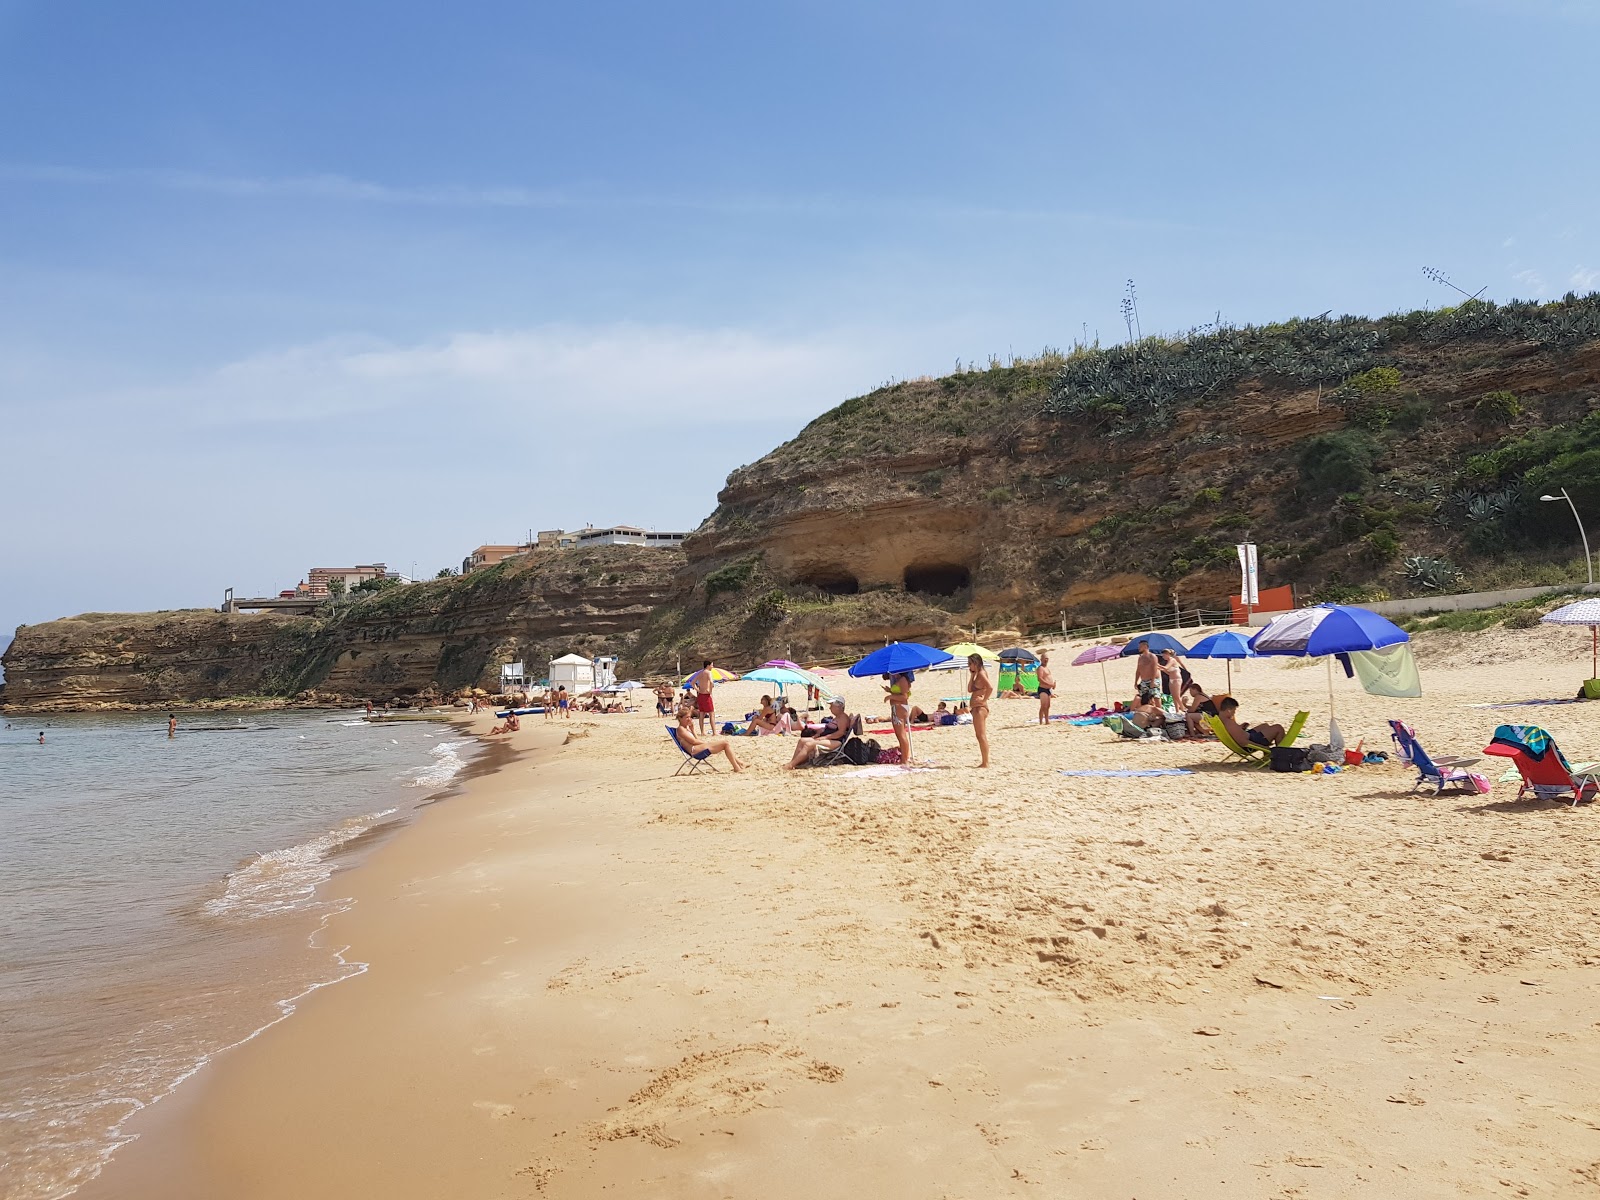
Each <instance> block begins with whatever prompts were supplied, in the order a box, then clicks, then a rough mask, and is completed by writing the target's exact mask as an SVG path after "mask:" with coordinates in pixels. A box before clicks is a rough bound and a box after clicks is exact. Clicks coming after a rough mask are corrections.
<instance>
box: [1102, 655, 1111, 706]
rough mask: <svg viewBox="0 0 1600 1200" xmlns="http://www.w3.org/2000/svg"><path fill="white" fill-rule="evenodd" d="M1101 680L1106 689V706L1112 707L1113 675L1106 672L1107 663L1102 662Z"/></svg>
mask: <svg viewBox="0 0 1600 1200" xmlns="http://www.w3.org/2000/svg"><path fill="white" fill-rule="evenodd" d="M1100 682H1101V684H1102V685H1103V686H1104V687H1105V689H1106V707H1107V708H1110V707H1111V676H1109V675H1107V674H1106V665H1105V663H1101V664H1100Z"/></svg>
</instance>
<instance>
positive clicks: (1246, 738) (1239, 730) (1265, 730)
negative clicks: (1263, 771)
mask: <svg viewBox="0 0 1600 1200" xmlns="http://www.w3.org/2000/svg"><path fill="white" fill-rule="evenodd" d="M1217 719H1218V720H1220V721H1221V722H1222V727H1223V728H1224V729H1226V730H1227V731H1228V736H1229V737H1231V738H1232V739H1233V740H1234V741H1235V742H1237V743H1238V744H1239V745H1240V746H1244V747H1250V746H1254V747H1256V748H1257V749H1260V750H1270V749H1272V747H1274V746H1276V745H1277V744H1278V743H1279V742H1281V741H1283V726H1282V725H1275V724H1270V723H1269V724H1260V725H1244V724H1240V722H1239V702H1238V701H1237V700H1235V699H1234V698H1233V697H1232V696H1224V697H1223V698H1222V699H1221V700H1219V701H1217Z"/></svg>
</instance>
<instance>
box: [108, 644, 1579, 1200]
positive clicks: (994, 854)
mask: <svg viewBox="0 0 1600 1200" xmlns="http://www.w3.org/2000/svg"><path fill="white" fill-rule="evenodd" d="M1585 637H1586V635H1584V636H1579V635H1578V634H1576V633H1574V634H1572V635H1571V636H1568V634H1567V633H1566V632H1561V633H1558V634H1556V635H1554V636H1552V634H1551V632H1550V631H1548V630H1529V631H1522V632H1510V631H1501V632H1496V633H1494V634H1490V635H1481V636H1478V637H1476V638H1471V639H1461V638H1450V639H1448V640H1445V639H1442V638H1437V637H1435V638H1430V639H1424V640H1423V641H1422V643H1421V644H1420V646H1419V659H1420V660H1421V661H1422V663H1423V679H1424V686H1425V687H1426V689H1427V692H1428V694H1427V696H1426V697H1425V698H1424V699H1421V700H1401V701H1393V700H1390V701H1384V700H1379V699H1376V698H1373V697H1368V696H1366V695H1364V694H1363V693H1361V692H1360V691H1359V689H1358V687H1357V685H1356V684H1355V683H1354V682H1352V681H1346V680H1344V679H1343V678H1342V677H1340V678H1339V679H1338V681H1337V683H1336V685H1335V689H1336V697H1337V704H1338V711H1339V717H1340V723H1341V725H1342V726H1343V728H1344V731H1345V734H1346V736H1347V738H1349V739H1350V740H1351V741H1352V742H1353V741H1354V740H1355V739H1356V738H1358V737H1365V738H1366V739H1367V743H1368V745H1369V747H1381V748H1385V749H1387V748H1391V747H1390V746H1389V743H1388V739H1387V729H1386V726H1385V725H1384V719H1385V718H1386V717H1388V716H1391V715H1400V716H1404V717H1405V718H1406V719H1408V720H1410V721H1411V722H1412V723H1413V724H1414V725H1416V726H1417V728H1418V729H1419V731H1420V732H1421V733H1422V735H1423V738H1424V742H1425V744H1426V745H1427V746H1429V748H1430V749H1432V750H1433V751H1434V752H1435V753H1437V754H1445V753H1476V752H1477V751H1478V750H1480V749H1481V748H1482V746H1483V745H1484V744H1485V743H1486V741H1487V740H1488V737H1489V735H1490V733H1491V732H1492V730H1493V728H1494V726H1495V725H1496V724H1497V723H1499V722H1501V721H1512V720H1516V721H1529V722H1533V723H1537V724H1541V725H1543V726H1545V727H1546V728H1548V729H1549V730H1551V732H1552V733H1554V734H1555V736H1556V738H1557V740H1558V741H1559V742H1560V743H1561V744H1562V745H1563V747H1564V748H1565V749H1566V750H1567V751H1568V753H1569V756H1570V757H1572V758H1574V759H1575V760H1576V759H1585V758H1588V759H1593V758H1600V723H1597V722H1596V719H1595V715H1596V713H1597V712H1600V706H1587V705H1565V706H1556V707H1549V708H1524V709H1511V710H1505V711H1500V712H1496V711H1485V710H1482V709H1476V708H1469V707H1466V705H1468V704H1469V703H1472V702H1474V701H1481V700H1485V699H1491V700H1499V699H1505V700H1510V699H1523V698H1531V697H1542V696H1552V697H1553V696H1560V695H1570V694H1571V693H1572V692H1573V691H1574V690H1575V688H1576V684H1577V681H1578V679H1579V678H1581V677H1582V676H1583V675H1585V674H1587V671H1586V670H1584V669H1583V667H1586V666H1587V661H1586V659H1585V661H1584V662H1583V664H1582V666H1581V667H1580V666H1578V665H1576V664H1577V663H1578V661H1579V659H1580V658H1582V657H1583V656H1584V653H1585V647H1586V641H1585ZM1569 643H1570V645H1569ZM1580 643H1582V644H1580ZM1061 661H1062V662H1064V661H1066V660H1065V659H1063V660H1061ZM1452 663H1459V664H1465V665H1458V666H1452V665H1450V664H1452ZM1195 669H1196V673H1197V674H1198V675H1199V676H1200V678H1201V679H1202V681H1203V682H1205V683H1208V684H1212V685H1214V686H1215V687H1217V688H1218V689H1219V690H1220V686H1221V680H1222V669H1221V665H1220V664H1195ZM1113 670H1114V671H1115V672H1116V673H1117V676H1118V677H1119V678H1125V677H1128V676H1131V670H1129V668H1128V667H1127V665H1126V664H1123V663H1118V664H1113ZM1057 675H1058V678H1059V679H1060V680H1061V683H1062V690H1063V693H1064V695H1063V699H1064V700H1065V701H1066V702H1067V703H1068V704H1070V705H1072V706H1073V707H1081V706H1082V704H1083V703H1084V702H1086V701H1087V700H1088V699H1089V698H1090V697H1092V696H1096V697H1097V696H1098V695H1099V685H1100V672H1099V669H1098V668H1095V667H1088V668H1071V667H1066V666H1062V665H1060V664H1059V663H1058V670H1057ZM924 678H925V679H931V680H932V682H931V683H930V684H929V686H926V687H923V686H921V685H920V684H919V690H918V696H917V699H918V700H923V701H925V700H926V699H927V698H928V697H929V696H933V697H934V698H937V696H938V695H940V694H946V693H950V692H954V691H955V690H957V689H956V687H955V686H951V684H950V683H944V682H941V678H942V679H943V680H948V681H954V680H956V679H959V678H960V677H959V676H956V675H949V676H943V677H940V676H937V675H936V676H931V677H924ZM1326 686H1327V684H1326V676H1325V674H1324V672H1323V670H1322V669H1321V667H1320V666H1313V667H1309V668H1308V667H1304V666H1300V665H1297V664H1284V663H1270V662H1258V663H1252V664H1250V665H1249V666H1247V667H1246V668H1245V669H1244V670H1243V671H1239V670H1236V671H1235V688H1234V690H1235V692H1236V693H1237V694H1239V695H1240V696H1241V697H1242V698H1243V700H1244V703H1245V716H1246V718H1247V719H1263V718H1277V719H1287V718H1288V717H1289V716H1290V715H1292V713H1293V712H1294V710H1295V709H1296V708H1306V709H1309V710H1310V711H1311V712H1312V714H1313V716H1312V720H1311V724H1310V726H1309V728H1308V734H1309V735H1310V736H1309V740H1321V739H1322V737H1323V736H1324V735H1323V733H1322V731H1323V730H1325V729H1326V722H1327V697H1326ZM849 690H850V692H851V693H852V694H853V695H854V696H855V697H857V698H876V697H877V695H878V692H877V689H876V688H875V687H873V686H867V685H858V684H855V683H853V682H852V683H851V685H850V689H849ZM719 695H720V696H721V697H722V704H721V707H723V708H724V710H727V709H731V708H734V707H737V708H740V709H743V708H745V707H747V706H749V704H750V702H751V701H753V699H754V698H755V697H756V696H757V695H759V689H757V688H753V687H749V686H743V687H742V688H733V687H729V688H725V689H722V690H721V691H720V692H719ZM870 710H876V711H879V712H881V711H883V710H882V706H881V705H880V704H874V705H871V706H870V709H869V711H870ZM1033 711H1034V705H1033V703H1032V702H1022V701H1001V702H998V703H997V704H996V705H995V711H994V722H993V724H994V733H993V737H994V747H995V750H994V758H995V764H996V765H995V767H994V769H992V770H991V771H988V772H983V771H979V770H976V769H973V767H972V764H973V763H975V761H976V751H975V746H974V743H973V738H972V733H971V730H970V729H968V728H957V729H947V730H938V731H934V732H931V733H927V734H922V735H918V736H917V739H916V748H917V752H918V754H919V755H921V756H924V757H926V758H927V759H929V760H931V761H932V762H934V763H936V764H937V765H938V769H936V770H930V771H927V772H922V773H914V774H906V775H902V776H898V777H893V778H856V777H852V776H851V775H850V774H849V773H848V769H847V768H840V769H834V770H830V771H814V772H800V773H797V774H788V773H784V772H781V771H780V770H779V769H778V768H779V766H780V764H781V762H783V761H785V760H786V759H787V757H788V755H789V754H790V752H791V751H792V748H793V741H792V739H789V738H762V739H739V740H738V742H737V750H738V753H739V754H740V755H741V756H743V757H744V758H745V760H746V762H748V763H750V764H751V765H752V767H753V769H752V770H751V771H749V772H748V773H746V774H743V775H739V776H734V775H731V774H728V773H722V774H718V775H715V776H710V777H706V776H704V775H702V776H701V777H698V778H692V779H691V778H676V779H674V778H669V776H670V775H671V772H672V771H673V769H674V768H675V767H676V766H677V765H678V763H677V754H676V752H675V751H673V750H672V748H671V747H670V745H668V744H667V742H666V739H665V736H664V734H663V731H662V727H661V726H662V722H661V721H660V720H659V719H657V718H655V717H654V716H653V715H645V714H640V715H637V716H625V717H588V718H583V717H580V718H576V719H574V720H572V721H570V722H567V723H564V724H559V725H556V724H550V723H545V722H542V721H540V720H539V719H538V718H532V719H529V720H528V721H527V722H526V723H525V725H524V729H523V732H522V733H521V734H519V735H516V737H515V739H514V740H515V742H516V744H517V745H518V746H519V747H520V748H522V749H523V750H524V751H526V753H523V754H522V755H520V756H519V757H517V758H516V759H514V760H513V761H511V762H510V763H509V765H506V766H504V767H503V768H502V769H500V770H499V771H498V772H496V773H494V774H492V775H488V776H485V777H482V778H479V779H476V780H474V781H472V782H471V783H469V784H468V785H467V786H466V788H465V790H464V792H463V793H462V794H460V795H458V796H455V797H452V798H450V799H449V800H447V801H446V802H444V803H442V804H439V805H437V806H435V807H433V808H432V809H430V810H429V811H428V812H427V813H426V814H425V815H424V816H423V817H422V819H421V820H420V821H419V822H418V823H417V824H416V825H414V826H413V827H411V828H409V829H407V830H405V831H402V832H401V833H400V834H399V835H397V836H396V837H395V838H394V839H393V840H392V841H390V842H388V843H387V844H385V845H383V846H381V847H380V848H378V849H377V850H376V851H375V852H374V853H373V855H372V857H371V858H370V860H369V861H368V862H366V863H365V864H363V865H362V866H360V867H359V868H357V869H355V870H353V871H350V872H347V873H345V874H342V875H340V876H337V877H336V878H335V880H334V881H333V883H332V885H331V886H332V887H334V888H336V889H340V890H342V891H345V892H348V893H349V894H351V895H352V896H354V897H355V898H356V900H357V903H356V905H355V906H354V908H353V909H352V910H351V911H350V912H349V913H347V914H345V915H343V916H341V917H339V918H337V919H336V921H335V923H334V925H333V926H332V933H333V934H334V939H333V944H341V943H344V942H348V943H349V945H350V950H349V952H348V953H349V955H350V956H351V957H354V958H359V959H361V960H364V961H366V962H369V963H370V964H371V970H370V971H369V972H368V973H367V974H365V975H362V976H360V977H359V978H357V979H355V980H352V981H351V982H349V983H346V984H343V985H341V986H339V987H336V988H331V989H327V990H326V991H324V992H321V993H318V994H317V995H316V996H314V997H313V998H312V999H311V1000H310V1001H309V1002H307V1003H306V1004H305V1006H304V1008H303V1010H302V1011H301V1012H299V1013H297V1014H296V1015H295V1016H294V1017H293V1019H291V1020H290V1021H287V1022H285V1023H284V1024H282V1025H279V1026H277V1027H275V1028H273V1029H271V1030H269V1031H268V1032H267V1033H266V1034H264V1035H263V1036H262V1037H261V1038H259V1039H257V1040H256V1041H255V1042H252V1043H250V1044H248V1045H246V1046H245V1047H243V1048H241V1049H239V1050H237V1051H235V1052H232V1053H230V1054H229V1055H227V1056H225V1057H224V1058H223V1059H221V1060H220V1061H219V1062H218V1063H216V1064H215V1065H214V1066H213V1067H212V1068H210V1069H209V1070H208V1071H207V1072H206V1073H205V1074H204V1075H203V1076H202V1077H200V1078H199V1079H197V1080H196V1081H195V1082H194V1083H193V1084H192V1085H190V1086H189V1087H188V1088H187V1089H186V1091H185V1093H184V1094H183V1095H181V1096H180V1097H179V1098H178V1099H177V1100H176V1101H173V1102H169V1104H167V1105H166V1106H158V1108H157V1109H155V1110H152V1112H151V1114H150V1118H151V1119H150V1121H149V1122H147V1124H146V1125H145V1126H144V1129H145V1136H144V1137H142V1138H141V1139H140V1141H138V1142H136V1143H135V1144H134V1145H132V1146H130V1147H128V1148H126V1149H125V1150H124V1151H123V1152H122V1154H121V1155H120V1156H119V1157H118V1159H117V1160H116V1161H115V1162H114V1163H113V1164H112V1165H111V1167H110V1168H109V1169H108V1170H107V1172H106V1173H105V1175H104V1176H103V1177H102V1178H101V1179H100V1180H99V1181H97V1182H96V1183H95V1184H93V1185H91V1186H90V1187H89V1188H86V1189H85V1190H84V1191H83V1193H82V1196H83V1197H85V1198H86V1200H89V1198H93V1197H111V1196H115V1197H135V1198H140V1200H142V1198H145V1197H150V1198H155V1197H160V1198H161V1200H188V1198H191V1197H193V1198H196V1200H198V1198H201V1197H204V1198H207V1200H212V1198H215V1197H230V1198H234V1200H258V1198H259V1200H268V1198H270V1200H287V1198H289V1197H297V1198H316V1197H366V1196H374V1197H376V1196H382V1197H394V1198H397V1200H409V1198H413V1197H414V1198H418V1200H421V1198H423V1197H429V1198H432V1197H536V1196H549V1197H590V1196H600V1195H603V1194H612V1195H621V1196H686V1197H687V1196H692V1197H790V1196H793V1197H818V1196H846V1195H852V1196H853V1195H873V1196H889V1197H901V1196H904V1197H974V1198H976V1197H990V1196H998V1195H1018V1196H1052V1197H1053V1196H1082V1197H1097V1198H1098V1197H1138V1198H1140V1200H1151V1198H1155V1197H1222V1196H1228V1197H1345V1196H1400V1195H1404V1196H1451V1197H1455V1196H1506V1195H1533V1196H1558V1195H1560V1196H1566V1195H1572V1196H1576V1195H1594V1194H1596V1193H1597V1192H1600V1036H1597V1035H1600V1004H1597V1001H1600V939H1597V937H1596V933H1595V918H1596V916H1597V913H1600V897H1597V895H1596V891H1595V885H1596V870H1595V866H1594V864H1595V862H1596V857H1597V854H1596V852H1597V849H1600V812H1597V811H1595V810H1594V809H1593V808H1592V807H1583V808H1578V809H1576V810H1573V809H1570V808H1566V807H1557V806H1553V805H1548V804H1539V803H1521V804H1518V803H1514V802H1513V801H1512V797H1513V795H1514V794H1515V790H1516V789H1515V785H1509V786H1508V785H1504V784H1497V785H1496V788H1495V792H1494V794H1492V795H1490V796H1486V797H1478V796H1450V795H1447V796H1444V797H1437V798H1435V797H1432V796H1428V795H1425V794H1422V793H1412V792H1411V791H1410V790H1409V786H1408V785H1409V782H1410V773H1409V772H1407V771H1404V770H1402V769H1401V768H1399V767H1367V768H1361V769H1359V770H1353V771H1349V772H1347V773H1345V774H1342V775H1338V776H1332V777H1311V776H1285V775H1275V774H1272V773H1269V772H1263V771H1258V770H1255V769H1253V768H1250V767H1247V766H1241V765H1230V764H1227V763H1225V762H1223V761H1222V759H1223V754H1222V752H1221V749H1220V747H1218V746H1217V745H1216V744H1215V743H1201V744H1195V743H1177V744H1167V745H1134V744H1132V743H1128V742H1125V741H1117V740H1115V739H1113V738H1112V737H1110V735H1108V734H1107V733H1105V732H1104V731H1103V730H1100V729H1097V728H1096V729H1079V728H1069V727H1065V726H1063V725H1061V724H1057V725H1056V726H1054V727H1051V728H1048V729H1042V728H1039V727H1037V726H1036V725H1033V724H1031V723H1030V722H1031V718H1032V715H1033ZM485 724H486V723H485ZM569 735H570V736H571V738H572V740H571V741H570V742H568V744H565V745H561V744H560V743H561V742H562V741H563V739H564V738H566V737H568V736H569ZM881 740H883V741H885V742H887V741H889V739H888V738H887V737H885V738H883V739H881ZM1130 766H1131V767H1146V766H1148V767H1187V768H1191V769H1192V770H1193V772H1194V773H1193V774H1191V775H1185V776H1165V777H1156V778H1140V779H1096V778H1074V777H1066V776H1062V775H1060V774H1058V773H1057V772H1058V770H1059V769H1062V768H1071V769H1086V768H1117V767H1130ZM1500 766H1501V764H1500V763H1499V762H1498V761H1497V760H1488V767H1489V768H1490V769H1491V774H1493V775H1498V774H1499V767H1500ZM162 1107H165V1108H166V1112H164V1113H163V1112H162V1111H161V1108H162Z"/></svg>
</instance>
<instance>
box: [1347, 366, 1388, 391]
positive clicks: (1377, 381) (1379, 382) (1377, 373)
mask: <svg viewBox="0 0 1600 1200" xmlns="http://www.w3.org/2000/svg"><path fill="white" fill-rule="evenodd" d="M1345 386H1346V387H1350V388H1354V389H1355V390H1356V391H1357V392H1359V393H1360V394H1361V395H1363V396H1387V395H1388V394H1389V393H1390V392H1392V391H1394V390H1395V389H1396V388H1397V387H1399V386H1400V372H1399V371H1398V370H1397V369H1396V368H1394V367H1373V368H1372V369H1371V370H1368V371H1362V372H1361V374H1359V375H1352V376H1350V378H1349V379H1347V380H1346V381H1345Z"/></svg>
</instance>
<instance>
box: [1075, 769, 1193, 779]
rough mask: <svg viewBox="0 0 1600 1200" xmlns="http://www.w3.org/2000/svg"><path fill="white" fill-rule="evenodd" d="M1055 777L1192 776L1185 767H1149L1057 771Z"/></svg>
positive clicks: (1129, 777)
mask: <svg viewBox="0 0 1600 1200" xmlns="http://www.w3.org/2000/svg"><path fill="white" fill-rule="evenodd" d="M1056 774H1057V775H1078V776H1087V777H1089V778H1091V779H1146V778H1148V777H1150V776H1152V775H1193V774H1194V772H1193V771H1191V770H1189V768H1187V767H1149V768H1146V769H1143V770H1133V769H1131V768H1124V769H1123V770H1120V771H1057V772H1056Z"/></svg>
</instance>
